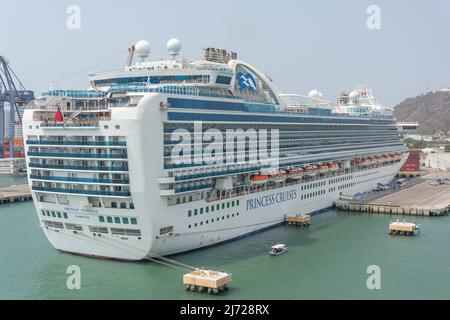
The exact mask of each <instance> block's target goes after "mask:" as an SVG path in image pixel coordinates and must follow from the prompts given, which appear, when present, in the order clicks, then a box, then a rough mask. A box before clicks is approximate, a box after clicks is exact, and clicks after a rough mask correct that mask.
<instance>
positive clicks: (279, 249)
mask: <svg viewBox="0 0 450 320" xmlns="http://www.w3.org/2000/svg"><path fill="white" fill-rule="evenodd" d="M286 251H287V245H285V244H276V245H274V246H272V248H271V250H270V251H269V254H270V255H271V256H279V255H280V254H283V253H285V252H286Z"/></svg>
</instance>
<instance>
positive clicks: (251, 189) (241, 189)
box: [206, 160, 399, 202]
mask: <svg viewBox="0 0 450 320" xmlns="http://www.w3.org/2000/svg"><path fill="white" fill-rule="evenodd" d="M398 161H399V160H397V161H396V162H398ZM388 165H390V164H389V163H383V164H378V165H376V164H375V165H369V166H365V169H363V168H362V167H357V166H354V167H351V168H347V169H339V170H336V171H330V172H327V173H316V174H315V175H310V176H308V175H304V176H302V177H301V178H300V179H297V180H293V181H285V182H282V183H266V184H264V185H255V186H250V185H243V186H237V187H235V188H234V189H231V190H212V191H211V192H212V194H211V195H210V196H208V197H207V199H206V200H207V201H208V202H214V201H221V200H225V199H231V198H235V197H240V196H244V195H248V194H253V193H257V192H261V191H267V190H273V189H279V188H282V187H289V186H296V185H298V184H301V183H309V182H314V181H317V180H322V179H328V178H334V177H338V176H342V175H346V174H353V173H359V172H364V171H367V169H368V168H378V167H384V166H388ZM333 185H338V183H336V184H333ZM330 186H331V185H330Z"/></svg>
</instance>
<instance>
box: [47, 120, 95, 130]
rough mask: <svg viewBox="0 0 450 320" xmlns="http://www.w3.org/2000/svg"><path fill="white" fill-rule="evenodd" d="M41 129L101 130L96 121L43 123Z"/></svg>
mask: <svg viewBox="0 0 450 320" xmlns="http://www.w3.org/2000/svg"><path fill="white" fill-rule="evenodd" d="M40 127H41V128H44V129H83V128H84V129H96V128H99V127H100V126H99V124H98V122H95V121H83V122H77V123H74V122H55V121H49V122H41V124H40Z"/></svg>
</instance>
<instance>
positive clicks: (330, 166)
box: [328, 162, 339, 171]
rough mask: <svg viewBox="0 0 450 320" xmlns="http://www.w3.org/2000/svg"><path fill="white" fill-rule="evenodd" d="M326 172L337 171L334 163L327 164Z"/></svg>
mask: <svg viewBox="0 0 450 320" xmlns="http://www.w3.org/2000/svg"><path fill="white" fill-rule="evenodd" d="M328 170H330V171H337V170H339V168H338V166H337V164H336V163H334V162H331V163H329V164H328Z"/></svg>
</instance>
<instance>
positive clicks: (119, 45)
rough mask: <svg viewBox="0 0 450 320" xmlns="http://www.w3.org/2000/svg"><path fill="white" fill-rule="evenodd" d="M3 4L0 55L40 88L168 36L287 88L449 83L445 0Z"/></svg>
mask: <svg viewBox="0 0 450 320" xmlns="http://www.w3.org/2000/svg"><path fill="white" fill-rule="evenodd" d="M70 4H76V5H79V6H80V8H81V29H80V30H69V29H67V27H66V20H67V18H68V14H67V13H66V9H67V6H68V5H70ZM372 4H374V5H378V6H379V7H380V8H381V30H375V31H371V30H369V29H368V28H367V26H366V21H367V18H368V14H367V13H366V9H367V7H368V6H369V5H372ZM0 10H1V13H2V15H1V18H0V32H1V38H0V54H1V55H5V56H6V57H7V58H8V60H9V61H10V63H11V66H12V67H13V69H14V70H15V72H16V73H17V74H18V76H19V77H20V79H21V80H22V82H23V83H24V84H25V86H26V87H27V88H28V89H32V90H35V91H36V92H37V93H41V92H42V91H43V90H46V89H48V87H49V85H50V83H51V82H52V81H55V82H54V87H55V88H68V87H69V88H83V87H85V86H86V85H87V83H88V81H87V75H88V74H89V73H91V72H95V71H104V70H111V69H118V68H121V67H122V66H123V64H124V62H125V55H126V49H127V48H128V47H129V46H130V45H131V44H133V43H135V42H137V41H138V40H140V39H146V40H148V41H149V42H150V43H151V45H152V53H151V57H153V58H158V59H159V58H160V57H163V56H166V55H167V52H166V49H165V45H166V42H167V40H168V39H169V38H171V37H177V38H179V39H180V40H181V41H182V43H183V47H184V56H185V57H187V58H198V57H199V56H200V51H201V48H203V47H207V46H215V47H220V48H226V49H230V50H233V51H236V52H238V54H239V57H240V58H241V59H243V60H246V61H248V62H249V63H251V64H253V65H255V66H257V67H259V68H260V69H262V70H263V71H264V72H266V73H267V74H269V75H270V76H271V77H272V78H273V80H274V81H275V83H276V84H277V86H278V87H279V88H280V89H281V91H283V92H285V93H288V92H289V93H301V94H306V93H307V92H308V91H309V90H311V89H318V90H320V91H322V92H323V93H324V95H325V98H327V99H330V100H334V99H335V97H336V94H337V92H338V91H341V90H344V89H347V90H348V89H351V87H353V85H356V84H368V85H369V86H371V87H372V88H373V89H374V93H375V96H376V98H377V100H379V101H380V102H382V103H384V104H387V105H395V104H397V103H399V102H401V101H402V100H403V99H404V98H406V97H410V96H416V95H418V94H421V93H423V92H425V91H426V88H427V83H428V84H429V86H430V89H432V90H433V89H440V88H441V87H443V86H450V37H449V31H450V1H448V0H429V1H425V0H423V1H419V0H415V1H414V0H413V1H411V0H409V1H407V0H389V1H382V0H378V1H375V0H371V1H365V0H341V1H336V0H329V1H325V0H314V1H313V0H308V1H299V0H296V1H295V0H292V1H290V0H278V1H273V0H272V1H266V0H259V1H256V0H254V1H252V0H248V1H244V0H239V1H235V0H228V1H213V0H210V1H200V0H191V1H178V0H172V1H138V0H127V1H111V0H110V1H106V0H95V1H93V0H91V1H85V0H72V1H65V0H59V1H56V0H53V1H52V0H34V1H33V0H29V1H25V0H0ZM100 62H103V63H101V64H99V63H100ZM69 75H72V76H70V77H68V76H69ZM58 79H63V80H61V81H57V80H58Z"/></svg>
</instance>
